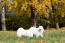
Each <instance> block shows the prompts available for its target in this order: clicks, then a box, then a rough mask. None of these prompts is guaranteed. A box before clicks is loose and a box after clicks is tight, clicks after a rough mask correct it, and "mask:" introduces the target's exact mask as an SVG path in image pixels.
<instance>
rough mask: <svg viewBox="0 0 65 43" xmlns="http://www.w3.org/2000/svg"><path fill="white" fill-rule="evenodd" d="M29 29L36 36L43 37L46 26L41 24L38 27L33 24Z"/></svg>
mask: <svg viewBox="0 0 65 43" xmlns="http://www.w3.org/2000/svg"><path fill="white" fill-rule="evenodd" d="M29 31H31V32H32V33H33V34H34V35H35V36H36V37H39V36H41V37H43V31H44V28H43V26H39V27H38V28H36V27H34V26H33V27H31V28H30V29H29Z"/></svg>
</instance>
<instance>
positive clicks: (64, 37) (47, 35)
mask: <svg viewBox="0 0 65 43" xmlns="http://www.w3.org/2000/svg"><path fill="white" fill-rule="evenodd" d="M43 35H44V37H43V38H41V37H39V38H36V37H35V36H34V37H33V38H27V37H21V38H20V39H19V40H18V38H17V37H16V31H0V43H23V42H24V43H65V31H61V30H56V31H44V34H43ZM41 41H43V42H41Z"/></svg>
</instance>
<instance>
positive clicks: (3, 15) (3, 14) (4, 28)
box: [1, 7, 6, 31]
mask: <svg viewBox="0 0 65 43" xmlns="http://www.w3.org/2000/svg"><path fill="white" fill-rule="evenodd" d="M1 23H2V24H1V25H2V30H3V31H5V30H6V25H5V8H4V7H2V16H1Z"/></svg>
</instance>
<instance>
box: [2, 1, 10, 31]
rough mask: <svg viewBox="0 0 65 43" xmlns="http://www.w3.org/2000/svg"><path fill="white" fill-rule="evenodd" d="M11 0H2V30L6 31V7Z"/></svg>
mask: <svg viewBox="0 0 65 43" xmlns="http://www.w3.org/2000/svg"><path fill="white" fill-rule="evenodd" d="M9 1H10V0H1V7H2V16H1V25H2V30H3V31H5V30H6V23H5V13H6V12H5V5H6V3H8V2H9Z"/></svg>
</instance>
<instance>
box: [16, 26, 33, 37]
mask: <svg viewBox="0 0 65 43" xmlns="http://www.w3.org/2000/svg"><path fill="white" fill-rule="evenodd" d="M22 36H25V37H33V33H32V32H31V31H29V30H24V29H23V28H22V27H21V28H18V30H17V37H19V38H20V37H22Z"/></svg>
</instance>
